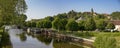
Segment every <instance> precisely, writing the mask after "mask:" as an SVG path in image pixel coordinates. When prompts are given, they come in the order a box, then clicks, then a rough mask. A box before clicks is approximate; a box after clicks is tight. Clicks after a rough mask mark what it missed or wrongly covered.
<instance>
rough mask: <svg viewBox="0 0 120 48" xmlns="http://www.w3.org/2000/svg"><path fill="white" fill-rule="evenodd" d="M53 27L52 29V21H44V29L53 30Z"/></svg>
mask: <svg viewBox="0 0 120 48" xmlns="http://www.w3.org/2000/svg"><path fill="white" fill-rule="evenodd" d="M51 27H52V24H51V21H48V20H44V21H43V28H51Z"/></svg>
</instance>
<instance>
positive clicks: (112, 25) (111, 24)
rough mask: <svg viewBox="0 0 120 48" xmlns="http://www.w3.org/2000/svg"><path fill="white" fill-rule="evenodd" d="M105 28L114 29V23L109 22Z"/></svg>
mask: <svg viewBox="0 0 120 48" xmlns="http://www.w3.org/2000/svg"><path fill="white" fill-rule="evenodd" d="M106 28H107V29H114V28H115V25H114V24H113V23H111V22H109V23H108V24H107V26H106Z"/></svg>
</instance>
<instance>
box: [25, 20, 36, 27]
mask: <svg viewBox="0 0 120 48" xmlns="http://www.w3.org/2000/svg"><path fill="white" fill-rule="evenodd" d="M25 26H27V27H36V22H32V21H28V22H25Z"/></svg>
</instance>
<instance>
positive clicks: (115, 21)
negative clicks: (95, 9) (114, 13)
mask: <svg viewBox="0 0 120 48" xmlns="http://www.w3.org/2000/svg"><path fill="white" fill-rule="evenodd" d="M111 22H112V23H113V24H114V25H120V20H113V21H111Z"/></svg>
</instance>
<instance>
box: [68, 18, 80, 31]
mask: <svg viewBox="0 0 120 48" xmlns="http://www.w3.org/2000/svg"><path fill="white" fill-rule="evenodd" d="M66 29H67V30H69V31H77V30H78V23H77V22H75V20H69V21H68V23H67V25H66Z"/></svg>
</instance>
